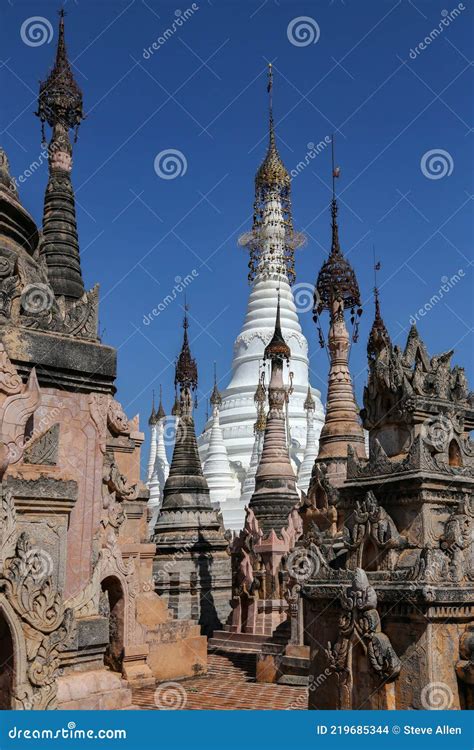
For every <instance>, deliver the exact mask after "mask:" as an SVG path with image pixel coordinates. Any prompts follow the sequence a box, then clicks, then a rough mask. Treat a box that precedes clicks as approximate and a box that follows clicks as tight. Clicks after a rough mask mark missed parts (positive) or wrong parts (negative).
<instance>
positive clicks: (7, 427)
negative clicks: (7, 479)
mask: <svg viewBox="0 0 474 750" xmlns="http://www.w3.org/2000/svg"><path fill="white" fill-rule="evenodd" d="M39 401H40V389H39V385H38V380H37V377H36V371H35V369H34V368H33V369H32V370H31V373H30V377H29V378H28V382H27V384H26V386H24V388H23V391H22V392H20V393H14V394H13V395H11V396H7V398H6V399H5V400H4V401H3V403H2V405H1V406H0V480H1V479H2V478H3V476H4V474H5V471H6V470H7V468H8V466H9V465H10V464H15V463H17V462H18V461H19V460H20V459H21V458H22V456H23V452H24V449H25V426H26V423H27V421H28V419H29V417H30V416H31V415H32V414H33V412H34V411H35V409H36V407H37V406H38V404H39Z"/></svg>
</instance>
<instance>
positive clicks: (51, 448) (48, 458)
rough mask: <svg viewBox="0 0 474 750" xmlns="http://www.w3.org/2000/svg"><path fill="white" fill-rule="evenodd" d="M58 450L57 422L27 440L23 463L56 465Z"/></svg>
mask: <svg viewBox="0 0 474 750" xmlns="http://www.w3.org/2000/svg"><path fill="white" fill-rule="evenodd" d="M58 451H59V423H57V424H54V425H53V426H52V427H50V428H49V430H47V431H46V432H44V433H43V434H42V435H39V436H38V437H36V438H34V439H33V440H31V441H29V442H28V443H27V445H26V447H25V451H24V454H23V462H24V463H25V464H43V465H47V466H56V464H57V463H58Z"/></svg>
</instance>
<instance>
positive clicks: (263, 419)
mask: <svg viewBox="0 0 474 750" xmlns="http://www.w3.org/2000/svg"><path fill="white" fill-rule="evenodd" d="M254 401H255V407H256V409H257V419H256V421H255V424H254V427H253V429H254V433H255V439H254V443H253V449H252V455H251V457H250V465H249V470H248V472H247V475H246V477H245V481H244V485H243V488H242V498H241V499H242V504H243V505H244V506H246V505H247V504H248V502H249V501H250V498H251V497H252V495H253V493H254V491H255V475H256V473H257V469H258V465H259V463H260V458H261V456H262V449H263V435H264V432H265V426H266V423H267V415H266V412H265V401H266V394H265V388H264V385H263V383H262V378H260V380H259V381H258V385H257V389H256V391H255V396H254Z"/></svg>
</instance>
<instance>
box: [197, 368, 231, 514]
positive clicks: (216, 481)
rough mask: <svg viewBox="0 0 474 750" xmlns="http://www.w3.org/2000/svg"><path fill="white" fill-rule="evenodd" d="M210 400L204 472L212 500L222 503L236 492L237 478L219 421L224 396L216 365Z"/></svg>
mask: <svg viewBox="0 0 474 750" xmlns="http://www.w3.org/2000/svg"><path fill="white" fill-rule="evenodd" d="M210 402H211V405H212V428H211V437H210V440H209V450H208V452H207V458H206V460H205V462H204V466H203V472H204V476H205V477H206V480H207V483H208V485H209V491H210V494H211V500H212V502H213V503H220V504H222V503H224V502H225V501H226V500H227V498H228V497H229V496H230V495H232V494H235V492H236V480H235V478H234V475H233V473H232V470H231V468H230V464H229V458H228V456H227V451H226V447H225V444H224V439H223V437H222V428H221V426H220V422H219V409H220V406H221V404H222V396H221V394H220V392H219V389H218V387H217V377H216V370H215V365H214V388H213V389H212V393H211V398H210Z"/></svg>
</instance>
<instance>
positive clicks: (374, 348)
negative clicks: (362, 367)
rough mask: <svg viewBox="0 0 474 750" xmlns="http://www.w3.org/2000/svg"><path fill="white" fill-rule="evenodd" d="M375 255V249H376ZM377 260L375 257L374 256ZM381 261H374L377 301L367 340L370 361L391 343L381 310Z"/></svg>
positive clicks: (375, 299)
mask: <svg viewBox="0 0 474 750" xmlns="http://www.w3.org/2000/svg"><path fill="white" fill-rule="evenodd" d="M374 255H375V250H374ZM374 261H375V258H374ZM380 269H381V263H380V261H377V262H376V263H375V262H374V302H375V316H374V322H373V323H372V328H371V329H370V334H369V338H368V341H367V356H368V358H369V361H373V360H375V359H377V357H378V356H379V354H380V352H381V351H383V350H384V349H386V348H388V347H389V346H390V344H391V341H390V335H389V333H388V331H387V328H386V325H385V323H384V320H383V318H382V315H381V312H380V296H379V289H378V286H377V271H380Z"/></svg>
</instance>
